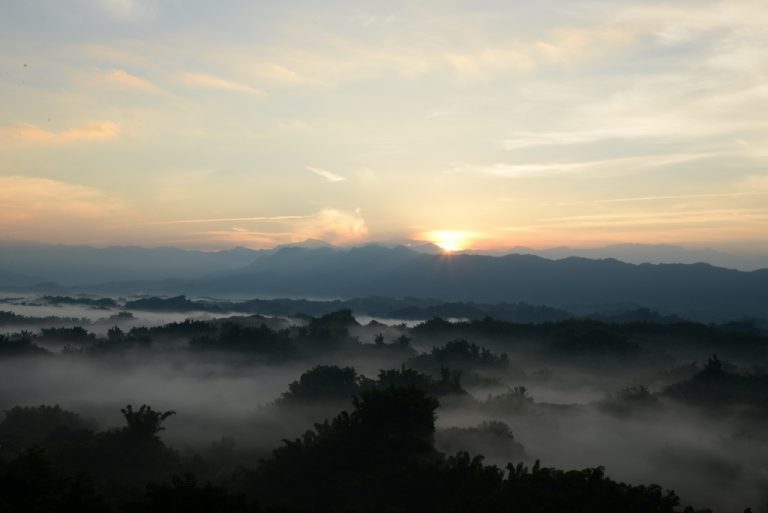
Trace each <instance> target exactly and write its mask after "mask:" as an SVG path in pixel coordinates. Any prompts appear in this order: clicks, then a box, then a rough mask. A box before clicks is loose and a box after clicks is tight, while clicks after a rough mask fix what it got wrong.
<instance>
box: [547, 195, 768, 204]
mask: <svg viewBox="0 0 768 513" xmlns="http://www.w3.org/2000/svg"><path fill="white" fill-rule="evenodd" d="M765 195H768V191H752V192H719V193H707V194H669V195H661V196H636V197H630V198H608V199H596V200H587V201H567V202H558V203H551V205H560V206H565V205H598V204H601V203H635V202H643V201H667V200H679V199H708V198H744V197H750V196H765Z"/></svg>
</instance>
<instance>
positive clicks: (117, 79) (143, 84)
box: [107, 69, 160, 93]
mask: <svg viewBox="0 0 768 513" xmlns="http://www.w3.org/2000/svg"><path fill="white" fill-rule="evenodd" d="M107 82H109V83H110V84H112V85H114V86H117V87H120V88H122V89H132V90H136V91H143V92H146V93H157V92H160V88H159V87H157V86H156V85H155V84H153V83H152V82H150V81H149V80H147V79H144V78H141V77H137V76H136V75H132V74H130V73H128V72H127V71H125V70H122V69H116V70H114V71H112V72H110V73H109V74H108V75H107Z"/></svg>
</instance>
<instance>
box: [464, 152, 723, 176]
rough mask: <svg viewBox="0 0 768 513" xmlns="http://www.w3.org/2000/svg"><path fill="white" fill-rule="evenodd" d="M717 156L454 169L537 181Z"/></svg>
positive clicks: (664, 164)
mask: <svg viewBox="0 0 768 513" xmlns="http://www.w3.org/2000/svg"><path fill="white" fill-rule="evenodd" d="M715 155H717V154H715V153H680V154H671V155H663V154H661V155H644V156H638V157H625V158H617V159H603V160H593V161H583V162H553V163H545V164H506V163H497V164H490V165H461V166H456V167H454V169H453V171H454V172H457V173H476V174H484V175H489V176H498V177H503V178H536V177H550V176H557V175H568V174H586V173H598V174H602V173H610V174H623V173H633V172H637V171H639V170H642V169H647V168H652V167H660V166H667V165H672V164H679V163H683V162H689V161H693V160H699V159H704V158H707V157H712V156H715Z"/></svg>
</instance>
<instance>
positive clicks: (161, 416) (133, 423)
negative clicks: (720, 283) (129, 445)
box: [120, 404, 176, 439]
mask: <svg viewBox="0 0 768 513" xmlns="http://www.w3.org/2000/svg"><path fill="white" fill-rule="evenodd" d="M120 411H121V412H122V413H123V416H124V417H125V422H126V423H127V424H128V425H127V426H126V427H125V430H126V432H127V433H129V434H130V435H132V436H133V437H135V438H136V439H147V438H153V437H155V436H156V435H157V434H158V433H159V432H160V431H163V430H165V427H164V426H163V422H164V421H165V419H167V418H168V417H170V416H171V415H176V412H175V411H173V410H169V411H164V412H159V411H155V410H153V409H152V407H151V406H147V405H146V404H142V405H141V407H140V408H139V409H138V410H134V409H133V405H130V404H129V405H128V406H126V407H125V408H122V409H121V410H120Z"/></svg>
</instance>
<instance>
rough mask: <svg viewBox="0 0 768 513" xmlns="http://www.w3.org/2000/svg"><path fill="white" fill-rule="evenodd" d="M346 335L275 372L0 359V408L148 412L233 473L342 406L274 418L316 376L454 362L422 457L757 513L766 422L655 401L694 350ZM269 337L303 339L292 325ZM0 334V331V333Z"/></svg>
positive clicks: (175, 347)
mask: <svg viewBox="0 0 768 513" xmlns="http://www.w3.org/2000/svg"><path fill="white" fill-rule="evenodd" d="M29 299H30V298H27V300H29ZM0 309H8V310H12V311H14V312H16V313H18V314H21V315H24V316H33V317H45V316H58V317H68V318H82V319H87V320H89V321H91V322H93V323H94V324H93V325H87V326H86V327H87V328H88V330H90V331H91V332H92V333H94V334H96V335H97V336H98V337H102V336H103V335H104V333H106V332H107V329H108V328H109V327H111V326H108V325H106V324H103V323H102V324H99V323H98V321H99V319H103V318H104V317H108V316H109V315H111V314H113V313H117V311H119V310H115V311H104V310H94V309H93V308H89V307H86V306H79V305H67V306H51V305H42V304H41V305H30V304H26V305H23V304H20V303H19V301H6V302H5V303H3V304H2V305H0ZM132 313H133V314H134V318H133V319H131V320H130V321H129V322H127V323H125V325H124V326H122V327H123V329H125V330H128V329H130V327H134V326H162V325H164V324H167V323H173V322H181V321H184V320H185V319H197V320H204V319H209V320H210V319H214V318H217V319H218V318H226V317H228V316H229V314H226V315H218V314H217V315H215V316H214V315H211V314H209V313H205V312H200V313H198V312H192V313H190V312H185V313H152V312H132ZM233 319H238V318H236V317H233ZM357 320H358V322H359V325H353V326H351V327H350V328H349V330H348V331H349V333H350V334H351V335H354V337H356V338H354V337H353V338H352V339H350V340H352V341H353V342H350V344H351V345H348V346H344V347H343V348H341V349H340V348H335V349H333V350H323V351H315V352H311V353H302V356H300V357H293V358H291V359H289V360H286V361H265V360H263V359H260V358H254V357H253V355H250V354H247V355H244V354H240V353H233V352H228V351H219V352H207V353H201V352H194V351H191V350H189V349H188V348H187V346H188V344H190V342H189V339H185V338H183V337H181V338H171V339H167V340H166V339H162V343H157V344H154V343H153V345H152V347H145V348H143V349H135V348H134V349H130V350H129V349H125V350H120V351H117V352H114V353H109V354H103V355H100V354H96V353H94V354H90V353H87V352H77V351H75V352H72V351H70V352H63V353H62V352H60V351H57V352H56V353H54V354H50V355H44V356H34V357H29V356H19V357H13V358H11V357H7V358H0V376H2V386H0V409H3V410H7V409H9V408H11V407H13V406H36V405H42V404H48V405H53V404H58V405H60V406H62V407H63V408H65V409H67V410H71V411H74V412H77V413H79V414H81V415H83V416H85V417H92V418H94V419H95V420H96V421H97V422H98V423H99V426H100V427H101V428H102V429H107V428H113V427H118V426H121V425H122V423H123V417H122V415H121V413H120V408H122V407H124V406H125V405H127V404H133V405H140V404H149V405H151V406H152V407H153V408H155V409H157V410H174V411H175V412H176V413H177V414H176V415H175V416H173V417H171V418H169V419H168V421H167V422H166V427H167V431H164V432H163V439H164V440H166V441H167V442H168V443H169V444H170V445H172V446H173V447H176V448H178V449H179V450H182V451H198V452H202V453H203V454H205V451H207V450H209V448H210V446H211V444H213V443H216V442H217V441H219V440H221V439H222V438H230V439H232V440H234V442H235V444H236V447H237V448H238V450H241V451H243V454H244V455H243V456H242V458H243V461H252V462H255V461H257V460H258V459H259V458H261V457H266V456H267V455H269V453H270V452H271V450H273V449H274V448H276V447H278V446H279V445H280V444H281V440H282V439H283V438H289V439H292V438H295V437H297V436H299V435H301V434H302V433H303V432H304V431H306V430H307V429H309V428H311V427H312V425H313V423H314V422H319V421H322V420H323V419H325V418H330V417H332V416H333V415H335V414H337V413H338V412H339V411H341V410H342V409H345V408H346V409H349V408H350V407H351V399H350V398H348V397H347V398H339V399H334V400H325V399H322V398H321V399H318V400H317V401H313V402H304V403H290V404H289V403H287V402H281V401H280V398H281V396H283V394H285V393H286V392H287V391H288V389H289V385H290V384H291V383H292V382H294V381H296V380H298V379H299V378H300V376H301V375H302V373H304V372H306V371H308V370H309V369H312V368H314V367H315V366H317V365H336V366H340V367H344V366H351V367H354V368H355V369H356V370H357V372H358V374H360V375H363V376H365V377H367V378H369V379H370V380H375V379H376V378H377V375H378V373H379V371H380V370H381V369H398V368H401V367H402V368H404V366H405V367H414V368H417V369H422V370H424V371H425V372H429V369H430V367H429V366H430V365H438V364H440V365H443V364H445V365H448V366H453V367H456V366H457V365H458V366H459V367H461V365H463V364H464V363H466V366H465V367H464V368H463V370H462V372H463V374H462V379H463V380H464V381H463V386H464V389H466V390H467V391H468V392H469V393H468V394H465V395H458V396H453V395H446V396H444V397H440V402H441V407H440V408H439V409H438V412H437V414H438V417H437V428H438V431H437V435H436V443H437V448H438V449H441V450H446V451H449V450H450V451H454V452H455V451H456V450H466V451H469V452H470V453H472V454H483V455H484V456H485V460H486V462H488V463H493V464H497V465H500V466H502V467H503V466H504V465H506V463H508V462H512V463H517V462H520V461H523V462H525V463H527V464H529V465H530V464H532V463H533V462H534V461H535V460H541V463H542V464H544V465H547V466H552V467H557V468H563V469H572V468H575V469H581V468H586V467H597V466H604V467H605V468H606V472H607V473H608V475H609V476H611V477H612V478H614V479H617V480H621V481H626V482H629V483H632V484H650V483H656V484H659V485H661V486H662V487H664V488H670V489H673V490H675V491H676V492H677V493H678V494H679V495H680V496H681V497H682V500H683V503H684V504H692V505H693V506H695V507H701V508H704V507H709V508H713V509H714V511H716V512H720V513H741V512H742V511H743V510H744V508H746V507H747V506H750V507H752V509H753V511H754V512H758V511H768V510H766V505H768V495H766V494H767V493H768V435H766V433H767V431H766V429H765V427H766V424H765V423H766V418H768V415H765V413H766V412H765V411H764V410H761V411H760V413H761V414H762V416H761V415H755V414H754V412H753V413H752V414H745V413H744V412H743V411H741V410H738V409H736V410H733V411H728V412H726V413H723V412H722V411H720V412H713V411H712V410H710V409H707V408H703V407H700V406H697V405H693V404H683V403H681V402H679V401H674V400H672V399H670V398H669V397H668V396H667V395H665V393H664V390H665V387H667V386H668V385H669V384H671V383H674V382H675V381H680V379H677V378H674V377H673V376H672V374H670V370H671V369H672V368H673V367H675V366H678V365H683V364H687V363H690V362H692V361H697V362H698V365H699V367H701V366H703V365H704V364H705V363H706V362H705V361H703V360H702V359H701V354H708V352H709V351H710V349H711V348H710V347H709V346H706V344H705V345H704V346H703V347H701V348H693V349H691V350H690V351H689V346H688V345H685V344H684V345H683V346H681V347H682V348H680V347H678V348H675V347H676V346H674V344H670V345H669V346H668V350H667V352H666V353H665V354H666V359H659V358H656V356H654V354H655V353H653V350H649V352H648V354H649V355H645V353H643V354H640V355H637V356H621V355H619V356H616V355H613V356H605V355H600V357H599V358H597V357H595V358H583V357H580V356H579V357H575V356H573V355H571V354H568V355H567V356H563V355H561V354H556V353H548V352H546V351H544V349H543V348H545V347H549V346H547V345H546V344H548V343H549V342H548V340H549V339H545V338H542V336H540V335H531V334H528V335H526V336H520V337H516V338H514V340H512V339H505V338H503V337H502V338H496V339H493V340H492V339H491V338H490V337H489V336H486V335H482V334H480V335H478V336H477V337H470V336H467V332H466V331H464V332H462V331H458V330H459V327H456V328H455V329H456V330H457V331H456V333H452V334H434V333H430V332H429V331H425V330H426V328H424V325H423V324H422V325H421V326H420V325H419V324H418V323H413V322H408V323H402V322H400V321H398V320H389V321H388V322H387V323H386V324H384V323H382V320H381V319H378V320H377V321H378V322H379V323H382V324H376V323H372V324H369V322H370V321H371V320H373V319H370V318H362V317H358V318H357ZM360 321H363V322H360ZM216 322H218V321H216ZM238 322H241V321H238ZM242 322H244V321H242ZM281 322H284V325H285V326H294V327H296V326H304V325H308V326H311V323H310V324H307V321H306V320H305V319H299V318H294V319H286V320H284V321H281ZM65 324H67V323H65ZM465 324H466V323H465ZM26 329H29V328H26ZM292 329H299V328H292ZM448 329H449V330H453V329H454V328H452V327H449V328H448ZM462 329H464V328H462ZM542 329H544V328H542ZM3 331H5V332H11V331H13V328H12V327H9V326H4V327H3ZM32 331H33V332H34V331H35V330H34V329H33V330H32ZM537 333H538V332H537ZM377 335H382V339H383V341H384V342H383V343H382V342H381V341H379V342H378V343H375V342H374V340H375V338H376V336H377ZM401 335H407V336H408V337H410V338H411V339H412V340H411V342H410V344H409V345H408V346H407V347H406V346H405V345H402V347H401V346H396V341H397V337H398V336H401ZM465 337H466V338H467V339H470V342H474V341H475V340H477V342H478V343H482V344H485V345H487V347H490V348H492V349H491V351H498V353H489V354H490V355H491V356H487V358H486V360H487V361H486V362H485V363H482V364H480V363H478V362H479V360H477V361H469V360H467V361H466V362H464V363H462V361H460V360H446V361H445V362H446V363H443V361H442V360H435V361H432V360H430V358H433V359H435V358H437V357H438V356H437V355H438V354H442V353H436V352H431V353H430V351H432V348H433V347H441V345H442V344H445V343H446V342H448V341H450V340H453V339H458V338H465ZM98 340H100V339H98ZM345 340H346V339H345ZM355 341H356V342H355ZM545 342H546V344H545ZM402 344H405V343H404V342H403V343H402ZM686 344H687V343H686ZM702 344H704V343H703V342H702ZM83 347H84V348H85V349H87V348H88V347H90V346H88V345H87V344H86V345H85V346H83ZM190 347H191V346H190ZM484 347H485V346H484ZM501 349H505V351H504V352H505V353H506V356H504V358H505V360H504V361H505V362H506V361H508V364H507V363H504V364H503V365H502V364H500V363H498V362H501V361H502V360H501V358H500V357H498V362H497V361H496V360H494V358H497V356H494V355H497V354H501V353H500V352H501ZM313 351H314V350H313ZM429 355H432V356H429ZM732 356H733V358H731V360H730V361H733V362H735V363H734V364H733V365H741V366H742V367H744V366H746V365H747V364H753V365H765V364H766V361H765V360H762V361H760V360H755V359H754V358H752V359H750V358H747V357H744V358H743V359H742V360H741V361H739V359H738V354H735V353H734V355H732ZM436 362H437V363H436ZM489 362H490V363H489ZM494 362H495V363H494ZM497 363H498V365H497ZM744 368H746V367H744ZM473 376H474V377H473ZM633 385H635V386H639V385H644V386H647V387H648V391H649V393H650V394H651V395H652V396H653V400H652V401H650V400H649V401H648V403H647V404H646V403H637V404H634V403H631V402H627V403H626V404H625V403H622V402H620V401H618V402H617V400H616V399H615V398H616V397H617V395H616V394H618V393H619V392H620V391H621V390H622V389H624V388H625V387H629V386H633ZM520 386H524V387H525V389H526V390H525V391H524V393H517V395H515V394H513V393H512V391H513V388H512V387H520ZM518 392H519V391H518ZM494 398H495V399H494ZM611 401H614V402H613V403H612V402H611ZM614 403H615V404H614ZM489 421H500V422H503V423H505V424H506V425H507V426H508V427H509V429H510V430H511V434H510V435H509V436H508V435H507V434H505V433H504V432H503V429H502V430H501V431H499V429H501V428H498V426H496V428H495V429H496V431H494V430H493V429H490V430H488V425H487V424H486V425H485V426H486V428H483V429H477V428H478V426H481V425H482V424H483V423H484V422H489ZM455 428H465V429H458V430H457V429H455ZM246 452H247V455H245V453H246ZM249 458H250V459H249ZM761 508H762V509H761Z"/></svg>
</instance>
